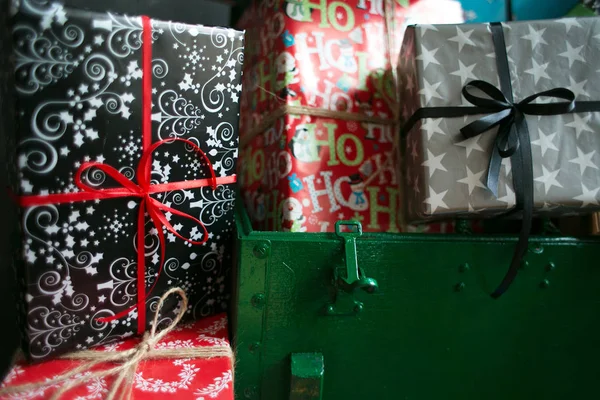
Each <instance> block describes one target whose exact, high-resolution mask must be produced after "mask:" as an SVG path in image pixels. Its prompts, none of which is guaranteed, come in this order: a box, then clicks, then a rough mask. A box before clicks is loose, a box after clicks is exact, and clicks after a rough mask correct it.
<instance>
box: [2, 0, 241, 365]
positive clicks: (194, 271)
mask: <svg viewBox="0 0 600 400" xmlns="http://www.w3.org/2000/svg"><path fill="white" fill-rule="evenodd" d="M14 4H17V3H14ZM13 7H15V6H13ZM16 7H18V9H16V8H13V9H12V10H11V15H10V21H9V23H10V28H9V29H10V30H11V32H5V35H7V36H8V37H9V38H10V37H12V49H7V48H4V49H3V50H4V51H5V52H10V54H11V55H12V57H11V59H10V60H11V63H12V66H10V65H7V64H6V63H4V70H3V73H4V74H6V76H10V77H11V78H12V77H14V79H11V81H12V84H10V85H4V90H3V92H4V93H3V96H2V97H3V98H4V99H5V100H6V99H10V96H11V95H13V96H14V99H15V101H14V102H11V101H3V102H2V104H3V109H2V112H3V118H5V119H6V118H8V119H14V125H15V126H14V129H12V130H10V131H9V132H7V135H5V140H6V141H7V143H8V146H9V147H13V149H12V150H13V152H12V153H11V154H13V155H14V159H12V162H11V163H10V165H11V166H12V167H13V168H12V169H11V174H12V178H13V182H15V184H14V187H13V192H14V198H15V201H16V203H17V204H20V207H19V211H20V219H21V226H20V230H19V235H20V236H19V237H20V241H19V243H20V249H19V251H17V252H16V254H17V256H16V257H14V266H15V268H16V271H17V273H18V276H19V278H20V280H21V282H22V285H23V286H22V288H23V289H22V291H23V303H22V306H23V310H22V314H23V315H24V316H25V318H24V321H23V326H24V333H25V339H26V340H25V341H26V343H27V347H28V349H27V353H28V354H29V356H30V357H31V358H32V359H34V360H39V359H43V358H46V357H50V356H56V355H58V354H60V353H63V352H66V351H69V350H74V349H82V348H87V347H90V346H94V345H99V344H106V343H109V342H111V341H115V340H119V339H122V338H125V337H128V336H131V335H134V334H137V333H141V331H143V330H144V329H148V327H149V325H150V322H151V320H152V316H153V315H154V312H155V311H156V305H157V301H158V299H159V297H160V296H161V294H163V293H164V292H165V291H166V290H168V289H169V288H170V287H173V286H180V287H182V288H184V289H185V290H186V292H187V294H188V296H189V298H190V303H189V309H188V316H190V317H194V318H198V317H202V316H205V315H210V314H213V313H218V312H221V311H223V310H224V309H225V308H226V306H227V303H228V299H229V287H228V274H229V269H230V263H231V251H230V242H231V241H232V238H233V236H232V233H233V225H234V221H233V203H234V195H235V183H234V181H235V175H234V174H235V168H236V160H237V154H238V152H237V146H238V132H237V129H238V113H239V106H238V98H239V95H240V91H241V83H240V75H241V67H242V62H243V34H242V33H241V32H237V31H234V30H230V29H222V28H207V27H203V26H194V25H185V24H179V23H173V22H163V21H157V20H149V19H146V18H142V17H125V16H118V15H113V14H109V13H106V14H102V13H94V12H88V11H81V10H75V9H70V8H67V7H64V6H62V5H60V4H54V3H47V2H39V1H34V0H22V1H21V2H20V3H19V4H17V6H16ZM5 26H8V25H7V24H5ZM4 42H10V40H5V41H4ZM7 44H8V43H5V46H6V45H7ZM144 52H146V53H144ZM7 68H11V69H12V70H7ZM13 72H14V73H13ZM144 85H147V86H144ZM145 95H146V96H147V97H146V99H144V96H145ZM145 107H146V108H145ZM144 120H146V122H147V123H148V124H149V125H148V126H147V130H146V131H144ZM144 132H145V134H146V136H144ZM173 138H178V139H186V140H187V142H183V141H172V142H171V141H168V140H167V139H173ZM165 140H167V141H165ZM159 142H160V143H161V144H160V145H158V147H157V148H156V149H155V150H154V151H153V152H152V155H151V158H150V159H149V160H147V161H148V162H147V163H146V164H144V163H142V164H144V166H143V167H139V165H140V162H141V160H142V159H143V157H142V154H143V152H148V151H150V150H151V149H150V146H151V145H153V144H157V143H159ZM195 146H197V147H198V148H199V149H201V150H202V151H203V152H204V154H205V157H203V155H202V154H201V153H199V152H198V151H196V150H195ZM207 160H208V161H209V162H210V163H209V162H207ZM86 163H92V164H86ZM93 163H102V164H104V165H108V166H110V167H112V168H114V170H115V171H117V172H114V171H113V172H111V171H109V169H110V168H109V167H102V166H99V165H98V164H95V165H94V164H93ZM209 164H210V165H209ZM86 165H88V167H87V168H86ZM211 165H212V168H213V169H214V173H215V176H216V178H215V179H216V180H213V178H212V174H211V168H210V167H211ZM138 168H142V169H139V170H138ZM145 168H147V171H148V172H150V171H151V173H150V174H149V176H148V179H149V181H148V182H146V186H145V187H146V192H144V193H145V194H144V193H142V194H140V193H138V192H136V191H138V190H142V189H140V188H143V187H144V185H145V184H144V181H145V180H144V178H143V177H141V176H140V174H142V175H143V173H144V172H143V171H144V170H145ZM78 173H81V177H78ZM119 179H125V180H126V181H127V182H120V181H119ZM200 179H204V181H202V182H201V185H200V184H198V185H188V186H186V185H181V184H179V185H178V183H181V182H189V181H192V180H200ZM79 181H80V182H79ZM128 182H130V183H128ZM215 182H216V186H213V185H214V184H215ZM173 183H175V185H173V186H169V184H173ZM161 185H162V186H161ZM82 186H85V188H83V187H82ZM148 188H150V189H149V190H150V192H149V193H150V194H149V195H148ZM106 189H108V190H109V191H110V190H113V192H114V193H121V194H120V195H115V196H114V197H112V198H110V196H109V197H106V196H105V197H102V198H98V196H97V192H94V190H106ZM127 190H129V191H130V192H131V195H128V193H123V192H124V191H127ZM142 192H143V190H142ZM82 193H86V194H85V195H82ZM102 193H106V192H102ZM68 194H74V196H73V197H68V196H69V195H68ZM88 194H89V195H90V196H91V197H86V196H87V195H88ZM65 195H67V197H65ZM94 196H96V197H94ZM148 196H150V197H151V198H152V199H153V200H151V199H150V198H147V197H148ZM140 207H144V208H145V211H146V212H145V215H143V217H142V221H141V223H140V218H139V216H138V212H139V210H140ZM173 210H175V211H173ZM156 213H158V214H160V215H161V216H162V218H163V219H164V220H163V221H162V222H160V223H157V221H159V220H160V218H159V217H156ZM194 219H196V220H197V221H196V220H194ZM169 225H170V226H169ZM203 227H204V228H205V229H206V231H205V230H204V228H203ZM160 230H162V236H163V237H164V246H162V245H161V242H160V236H161V235H160ZM140 234H141V235H143V238H139V237H138V236H139V235H140ZM177 234H179V235H181V237H184V238H187V239H189V240H192V241H197V242H204V243H202V244H200V245H194V244H191V243H189V242H188V241H185V240H183V239H182V238H181V237H179V236H178V235H177ZM140 244H141V246H140ZM141 247H143V249H141ZM163 250H164V252H165V254H164V259H163V257H162V255H161V251H163ZM138 252H143V254H145V256H144V257H143V261H144V264H145V266H144V270H145V272H144V273H143V274H142V275H143V281H144V282H143V285H144V286H145V290H146V292H145V293H146V295H145V296H146V301H145V308H144V310H145V314H146V316H145V318H142V317H143V316H140V315H139V314H140V310H139V309H138V308H137V307H136V304H137V302H138V280H140V282H141V280H142V277H141V276H140V277H138V270H139V268H138V261H139V260H138ZM161 261H163V262H162V265H161ZM140 287H141V286H140ZM180 305H181V303H180V301H179V300H178V299H176V298H172V299H169V301H168V302H167V304H166V306H165V307H164V308H163V309H162V310H161V311H160V321H161V322H169V321H170V320H171V318H173V317H174V316H175V314H176V312H177V310H178V307H180ZM144 310H142V311H144ZM119 314H125V315H121V316H120V317H119ZM142 314H143V313H142ZM115 316H117V317H118V318H116V317H115ZM111 317H113V319H112V320H111ZM140 321H141V322H140ZM138 325H139V326H138Z"/></svg>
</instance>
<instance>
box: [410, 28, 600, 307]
mask: <svg viewBox="0 0 600 400" xmlns="http://www.w3.org/2000/svg"><path fill="white" fill-rule="evenodd" d="M598 59H600V21H599V20H598V19H597V18H579V19H576V18H565V19H562V20H554V21H534V22H513V23H508V24H501V23H493V24H479V25H435V26H413V27H409V29H408V30H407V32H406V35H405V37H404V44H403V47H402V55H401V61H400V63H399V74H398V75H399V76H400V77H401V82H402V83H401V87H402V88H403V91H402V96H401V101H402V103H403V104H404V105H405V106H407V107H406V108H405V109H404V117H405V120H407V122H406V124H405V125H404V128H403V130H402V156H401V160H402V169H403V171H404V177H405V181H404V182H403V183H404V185H405V187H406V188H407V189H406V190H405V194H406V208H407V216H408V220H409V221H411V222H418V221H427V220H436V219H446V218H454V217H470V218H485V217H490V216H497V215H506V214H510V215H519V216H521V218H522V219H523V222H522V227H521V233H520V237H519V242H518V244H517V247H516V250H515V255H514V257H513V261H512V262H511V266H510V270H509V273H508V274H507V277H506V278H505V280H504V282H503V283H502V285H501V286H500V287H499V288H498V290H497V291H496V292H494V295H495V296H498V295H500V294H502V292H503V291H504V290H506V288H507V287H508V285H509V284H510V282H511V281H512V279H514V276H515V275H516V271H517V268H518V267H519V264H520V260H521V258H522V256H523V254H524V253H525V251H526V250H527V238H528V236H529V233H530V227H531V223H532V218H533V215H546V216H549V215H553V216H565V215H577V214H583V213H590V212H592V211H594V210H598V209H600V198H599V195H598V192H599V190H600V136H598V134H597V133H598V132H599V131H600V101H599V100H600V76H599V75H598V71H597V65H598V63H597V60H598Z"/></svg>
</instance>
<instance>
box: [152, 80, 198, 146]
mask: <svg viewBox="0 0 600 400" xmlns="http://www.w3.org/2000/svg"><path fill="white" fill-rule="evenodd" d="M158 103H159V104H158V106H159V110H160V113H161V122H160V125H159V128H158V134H159V137H160V139H165V138H164V137H163V135H164V134H167V135H168V136H169V137H180V136H183V135H185V134H187V133H189V132H190V131H192V130H194V129H196V128H197V127H199V126H200V125H201V123H202V118H201V116H202V111H203V110H202V109H201V108H199V107H196V106H195V105H194V104H193V103H191V102H190V101H189V100H187V99H186V98H184V97H182V96H180V95H179V94H177V92H175V91H174V90H166V91H164V92H162V93H161V94H160V96H159V98H158Z"/></svg>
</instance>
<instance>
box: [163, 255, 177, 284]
mask: <svg viewBox="0 0 600 400" xmlns="http://www.w3.org/2000/svg"><path fill="white" fill-rule="evenodd" d="M179 267H180V263H179V260H178V259H177V258H175V257H172V258H169V259H168V260H167V261H165V263H164V265H163V271H164V273H165V274H167V276H168V277H169V278H171V279H177V280H179V278H178V277H177V276H174V275H171V273H172V272H175V271H177V270H178V269H179Z"/></svg>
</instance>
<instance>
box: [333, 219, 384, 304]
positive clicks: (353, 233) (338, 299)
mask: <svg viewBox="0 0 600 400" xmlns="http://www.w3.org/2000/svg"><path fill="white" fill-rule="evenodd" d="M335 233H336V235H338V236H339V237H340V238H342V239H343V240H344V254H345V257H344V258H345V265H336V266H334V270H333V286H334V289H335V294H334V300H333V302H332V303H330V304H328V305H327V306H326V307H325V313H326V314H327V315H355V314H358V313H359V312H361V311H362V310H363V308H364V304H363V303H362V302H361V301H359V300H357V299H356V298H355V292H356V291H357V290H358V289H360V290H363V291H365V292H366V293H369V294H371V293H374V292H375V291H376V290H377V289H378V287H379V285H378V284H377V281H376V280H375V279H373V278H368V277H367V276H366V274H365V272H364V271H363V270H362V268H360V267H359V266H358V260H357V257H356V238H358V237H360V236H362V225H361V224H360V222H358V221H337V222H336V224H335Z"/></svg>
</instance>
